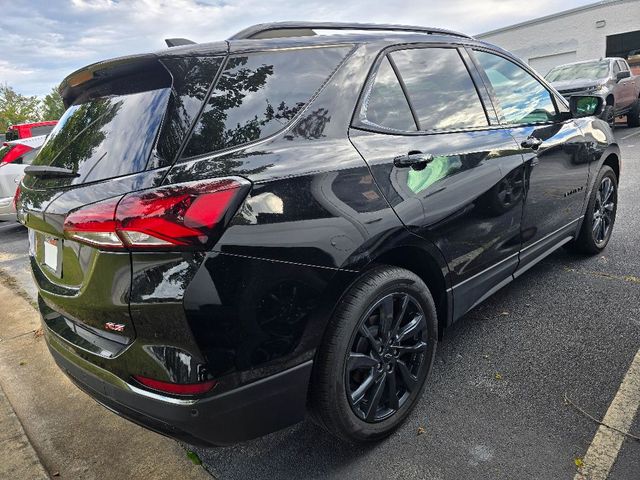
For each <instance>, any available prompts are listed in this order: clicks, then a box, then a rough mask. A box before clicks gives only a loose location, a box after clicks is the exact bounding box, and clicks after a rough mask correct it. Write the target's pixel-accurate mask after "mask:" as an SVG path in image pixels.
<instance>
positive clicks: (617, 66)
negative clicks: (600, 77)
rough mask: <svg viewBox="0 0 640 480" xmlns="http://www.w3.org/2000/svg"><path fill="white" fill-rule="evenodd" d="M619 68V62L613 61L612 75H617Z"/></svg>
mask: <svg viewBox="0 0 640 480" xmlns="http://www.w3.org/2000/svg"><path fill="white" fill-rule="evenodd" d="M620 70H621V68H620V62H613V75H614V76H615V75H617V74H618V72H620Z"/></svg>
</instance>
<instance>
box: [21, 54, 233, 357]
mask: <svg viewBox="0 0 640 480" xmlns="http://www.w3.org/2000/svg"><path fill="white" fill-rule="evenodd" d="M214 47H215V45H214ZM210 50H215V48H210ZM218 50H219V51H217V52H214V55H213V56H202V57H198V56H192V57H190V58H180V57H178V56H176V54H174V53H173V52H172V53H171V55H166V56H159V55H151V54H150V55H141V56H136V57H126V58H121V59H115V60H112V61H109V62H101V63H99V64H95V65H92V66H89V67H87V68H85V69H82V70H80V71H78V72H75V73H74V74H72V75H70V76H69V77H68V78H67V79H66V80H65V81H64V82H63V84H62V87H61V90H62V94H63V98H64V99H65V104H66V105H67V107H68V109H67V111H66V112H65V114H64V115H63V117H62V118H61V119H60V121H59V122H58V124H57V125H56V127H55V128H54V129H53V131H52V132H51V134H50V135H49V137H48V138H47V141H46V143H45V144H44V145H43V147H42V149H41V151H40V153H39V154H38V155H37V157H36V158H35V160H34V161H33V163H32V165H31V166H30V167H28V168H27V169H26V175H25V178H24V180H23V182H22V185H21V192H20V199H19V202H18V218H19V219H20V221H21V222H22V223H24V224H25V225H26V226H27V227H28V228H29V242H30V256H31V263H32V270H33V275H34V279H35V281H36V283H37V285H38V288H39V294H40V302H42V303H44V304H45V308H44V311H45V312H47V311H50V314H45V315H44V319H45V321H46V322H48V326H49V327H50V328H51V329H52V330H54V331H56V332H57V333H58V334H60V335H61V336H63V337H66V338H67V339H68V340H70V341H71V342H72V343H75V344H76V345H80V346H81V347H82V348H84V349H86V350H89V351H91V352H93V353H97V354H101V355H103V356H113V355H115V354H117V353H118V351H120V350H122V349H123V348H124V347H125V346H126V345H128V344H129V343H131V342H132V341H133V339H134V338H135V330H134V326H133V323H132V321H131V318H130V313H129V296H130V289H131V259H130V253H129V252H128V251H127V250H126V249H120V250H118V251H109V250H108V249H104V248H99V247H96V246H95V245H90V244H87V242H78V241H75V240H74V239H72V238H70V237H69V235H68V232H67V234H66V235H65V232H64V225H65V221H66V219H67V218H68V217H69V215H70V213H73V212H76V211H78V210H79V209H80V210H82V209H86V208H87V206H91V205H93V204H96V205H98V208H99V206H100V205H103V204H105V202H106V203H109V202H112V201H114V199H115V201H117V200H118V199H120V198H122V196H123V195H125V194H127V193H129V192H132V191H136V190H142V189H145V188H151V187H155V186H158V185H160V184H161V182H162V179H163V178H164V175H165V174H166V171H167V169H168V168H169V167H170V165H171V164H172V162H173V160H174V157H175V154H177V149H178V147H179V145H180V144H181V142H182V141H183V139H184V138H183V137H184V135H186V133H187V131H188V128H189V126H190V124H191V122H192V121H194V120H195V116H196V115H197V113H198V112H199V110H200V106H201V103H202V101H203V100H204V96H205V94H206V92H207V89H208V85H209V83H210V82H211V81H213V78H214V77H215V73H216V71H217V68H219V66H220V64H221V63H222V57H221V56H220V54H224V53H225V50H226V45H225V44H221V45H219V49H218ZM209 53H210V52H209ZM215 55H218V56H217V57H216V56H215ZM175 71H179V75H176V77H177V78H179V79H180V81H176V82H174V80H173V78H174V73H175ZM189 79H191V81H190V83H189V84H188V85H187V81H188V80H189Z"/></svg>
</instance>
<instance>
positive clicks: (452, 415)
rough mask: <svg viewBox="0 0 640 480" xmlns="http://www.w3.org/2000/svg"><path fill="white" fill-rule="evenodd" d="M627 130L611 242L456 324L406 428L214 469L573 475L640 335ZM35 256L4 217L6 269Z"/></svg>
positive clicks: (234, 451) (268, 445)
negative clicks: (355, 442)
mask: <svg viewBox="0 0 640 480" xmlns="http://www.w3.org/2000/svg"><path fill="white" fill-rule="evenodd" d="M616 137H617V138H618V142H619V144H620V146H621V149H622V156H623V169H622V180H621V183H620V194H619V207H618V214H617V221H616V225H615V228H614V232H613V236H612V238H611V242H610V244H609V246H608V247H607V249H606V250H605V251H604V252H603V254H602V255H600V256H596V257H584V256H580V255H576V254H572V253H568V252H567V251H565V250H563V249H561V250H559V251H557V252H556V253H554V254H553V255H551V256H549V257H548V258H546V259H545V260H544V261H542V262H541V263H540V264H538V265H537V266H536V267H534V268H532V269H531V270H530V271H528V272H527V273H526V274H524V275H523V276H522V277H520V278H519V279H517V280H516V281H514V282H512V283H511V284H510V285H509V286H507V287H506V288H504V289H503V290H501V291H500V292H498V293H497V294H496V295H494V296H493V297H491V298H490V299H488V300H487V301H486V302H484V303H483V304H482V305H480V306H479V307H477V308H476V309H474V310H473V311H471V312H470V313H469V314H467V315H466V316H465V317H464V318H463V319H462V320H461V321H460V322H458V323H457V324H456V325H455V326H454V327H453V328H452V329H450V330H448V331H447V332H446V333H445V338H444V340H443V341H442V342H441V344H440V345H439V347H438V353H437V358H436V363H435V365H434V368H433V371H432V375H431V377H430V379H429V380H428V384H427V388H426V390H425V393H424V395H423V397H422V400H421V401H420V403H419V405H418V406H417V408H416V409H415V411H414V412H413V414H412V415H411V416H410V418H409V420H408V421H407V422H406V424H405V425H404V426H403V427H402V428H401V429H400V430H399V431H398V432H397V433H395V434H394V435H393V436H392V437H390V438H389V439H387V440H386V441H384V442H381V443H378V444H375V445H370V446H366V447H361V446H357V447H356V446H350V445H346V444H343V443H340V442H338V441H337V440H335V439H334V438H332V437H330V436H329V435H327V434H326V433H324V432H323V431H322V430H320V429H319V428H318V427H316V426H315V425H314V424H313V423H311V422H310V421H305V422H303V423H301V424H299V425H297V426H294V427H292V428H289V429H286V430H283V431H281V432H277V433H274V434H271V435H269V436H266V437H263V438H261V439H257V440H254V441H251V442H247V443H245V444H242V445H237V446H234V447H228V448H218V449H197V450H196V451H197V453H198V454H199V456H200V458H201V459H202V461H203V462H204V465H205V467H206V468H207V469H208V471H209V472H210V473H212V474H213V475H214V476H215V477H217V478H223V479H236V478H237V479H240V478H243V479H244V478H255V479H262V478H269V479H281V478H282V479H285V478H326V477H331V478H373V479H377V478H385V479H387V478H424V479H434V480H435V479H462V478H465V479H466V478H472V479H476V478H478V479H485V478H486V479H489V478H490V479H513V478H518V479H536V480H540V479H549V480H556V479H564V478H567V479H570V478H573V477H574V474H575V473H576V464H580V463H581V462H582V461H583V457H584V455H585V453H586V452H587V450H588V449H589V446H590V444H591V442H592V439H593V438H594V435H595V433H596V431H597V430H598V424H597V423H595V422H594V421H593V420H591V419H589V418H587V417H586V416H585V415H584V414H583V413H580V412H578V410H577V409H576V408H575V406H577V407H579V408H580V409H582V410H583V411H584V412H587V413H589V414H590V415H592V416H593V417H595V418H596V419H602V418H603V417H604V415H605V413H606V412H607V409H608V408H609V405H610V404H611V402H612V400H613V398H614V397H615V396H616V393H617V392H618V390H619V387H620V384H621V382H622V380H623V377H625V374H626V372H627V370H628V369H629V366H630V365H631V363H632V360H633V359H634V356H635V355H636V353H637V352H638V348H639V346H640V249H639V248H638V240H639V239H640V233H639V232H640V211H639V208H638V205H640V129H627V128H624V127H619V128H617V129H616ZM25 255H26V233H25V232H24V230H23V229H21V228H19V227H17V226H11V225H4V226H0V270H2V271H3V272H5V274H6V273H8V274H10V276H11V277H13V278H16V279H17V282H18V283H19V284H20V285H23V286H24V288H25V290H27V291H29V292H31V293H33V291H34V290H33V287H32V285H31V281H30V278H29V277H28V273H27V265H26V256H25ZM1 305H2V300H0V307H1ZM565 398H568V399H569V400H570V402H571V403H567V402H566V401H565ZM572 404H573V405H572ZM104 415H112V414H111V413H109V412H107V411H106V410H105V411H104ZM639 417H640V415H637V416H636V418H635V420H634V421H633V422H632V424H631V428H630V432H631V433H632V434H633V435H635V436H639V435H640V418H639ZM616 453H617V452H616ZM609 478H610V479H611V480H634V479H637V478H640V442H637V441H634V440H633V439H630V438H627V439H626V440H625V441H624V442H623V444H622V448H621V449H620V451H619V453H618V456H617V460H616V462H615V464H614V465H613V468H612V469H611V472H610V475H609Z"/></svg>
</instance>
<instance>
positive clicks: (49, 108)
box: [42, 87, 66, 120]
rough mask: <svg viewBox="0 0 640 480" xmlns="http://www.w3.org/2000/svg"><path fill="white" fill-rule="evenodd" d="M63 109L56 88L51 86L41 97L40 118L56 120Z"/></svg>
mask: <svg viewBox="0 0 640 480" xmlns="http://www.w3.org/2000/svg"><path fill="white" fill-rule="evenodd" d="M65 110H66V108H64V103H63V102H62V97H61V96H60V94H59V93H58V88H57V87H53V88H52V89H51V92H49V94H48V95H46V96H45V97H44V98H43V99H42V120H58V119H60V117H61V116H62V114H63V113H64V111H65Z"/></svg>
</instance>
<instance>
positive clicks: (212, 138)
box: [183, 47, 350, 157]
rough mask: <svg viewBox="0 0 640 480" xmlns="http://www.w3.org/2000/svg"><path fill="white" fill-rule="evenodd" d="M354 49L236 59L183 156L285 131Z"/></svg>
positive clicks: (227, 68)
mask: <svg viewBox="0 0 640 480" xmlns="http://www.w3.org/2000/svg"><path fill="white" fill-rule="evenodd" d="M349 50H350V48H349V47H323V48H304V49H297V50H282V51H277V52H262V53H253V54H248V55H241V56H232V57H230V58H229V60H228V62H227V64H226V66H225V68H224V71H223V72H222V74H221V76H220V79H219V80H218V82H217V84H216V86H215V88H214V90H213V92H212V94H211V96H210V98H209V100H208V102H207V105H206V107H205V110H204V112H203V114H202V116H201V117H200V119H199V120H198V123H197V124H196V127H195V129H194V132H193V134H192V136H191V139H190V140H189V143H188V144H187V147H186V149H185V152H184V154H183V157H194V156H196V155H202V154H205V153H209V152H213V151H216V150H221V149H224V148H229V147H233V146H236V145H241V144H243V143H246V142H250V141H253V140H258V139H260V138H264V137H266V136H268V135H271V134H273V133H275V132H277V131H278V130H280V129H282V128H283V127H284V126H286V125H287V123H289V121H290V120H291V119H292V118H293V117H294V116H295V115H296V113H298V112H299V111H300V110H301V109H302V108H303V107H304V106H305V104H306V103H307V102H308V101H309V99H311V97H312V96H313V95H314V93H315V92H316V91H317V90H318V89H319V88H320V87H321V86H322V85H323V83H324V82H325V81H326V80H327V78H329V76H330V75H331V73H332V72H333V71H334V70H335V69H336V67H337V66H338V64H339V63H340V61H341V60H342V59H343V58H344V57H345V56H346V55H347V53H348V52H349Z"/></svg>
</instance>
